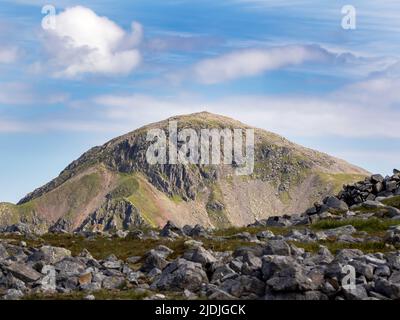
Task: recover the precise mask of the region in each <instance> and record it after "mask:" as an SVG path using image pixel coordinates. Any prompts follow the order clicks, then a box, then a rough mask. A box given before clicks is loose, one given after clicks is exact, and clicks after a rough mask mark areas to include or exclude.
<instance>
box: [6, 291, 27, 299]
mask: <svg viewBox="0 0 400 320" xmlns="http://www.w3.org/2000/svg"><path fill="white" fill-rule="evenodd" d="M23 296H24V293H23V292H22V291H20V290H16V289H8V290H7V291H6V293H5V295H4V296H3V297H2V299H3V300H20V299H21V298H22V297H23Z"/></svg>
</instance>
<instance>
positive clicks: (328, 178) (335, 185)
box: [318, 172, 366, 194]
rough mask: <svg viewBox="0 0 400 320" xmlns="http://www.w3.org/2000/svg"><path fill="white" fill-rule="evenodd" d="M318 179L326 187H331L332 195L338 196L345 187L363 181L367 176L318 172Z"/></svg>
mask: <svg viewBox="0 0 400 320" xmlns="http://www.w3.org/2000/svg"><path fill="white" fill-rule="evenodd" d="M318 177H319V179H320V180H321V182H322V183H323V184H324V185H331V186H332V193H334V194H337V193H339V192H340V190H342V188H343V185H346V184H350V183H355V182H358V181H362V180H364V179H365V177H366V176H365V175H363V174H352V173H325V172H318Z"/></svg>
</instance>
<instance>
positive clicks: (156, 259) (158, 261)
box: [140, 249, 168, 272]
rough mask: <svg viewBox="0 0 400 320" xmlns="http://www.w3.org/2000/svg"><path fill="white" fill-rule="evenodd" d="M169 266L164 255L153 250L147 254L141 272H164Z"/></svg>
mask: <svg viewBox="0 0 400 320" xmlns="http://www.w3.org/2000/svg"><path fill="white" fill-rule="evenodd" d="M167 264H168V261H167V260H165V259H164V257H163V255H162V254H160V252H158V251H155V250H154V249H152V250H150V251H149V252H148V253H147V254H146V256H145V261H144V263H143V265H142V267H141V269H140V270H141V271H143V272H149V271H150V270H152V269H154V268H157V269H160V270H163V269H164V268H165V267H166V266H167Z"/></svg>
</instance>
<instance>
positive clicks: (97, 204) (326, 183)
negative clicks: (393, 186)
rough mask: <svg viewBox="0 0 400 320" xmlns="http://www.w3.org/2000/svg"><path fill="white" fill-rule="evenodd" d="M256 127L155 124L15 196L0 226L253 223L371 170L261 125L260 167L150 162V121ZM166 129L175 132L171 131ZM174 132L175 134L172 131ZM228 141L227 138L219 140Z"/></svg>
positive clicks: (186, 119)
mask: <svg viewBox="0 0 400 320" xmlns="http://www.w3.org/2000/svg"><path fill="white" fill-rule="evenodd" d="M170 121H176V122H177V124H178V130H181V129H183V128H192V129H194V130H195V132H196V133H197V134H199V135H200V133H201V130H202V129H207V128H208V129H211V128H214V129H224V128H228V129H232V130H233V129H243V130H244V129H251V127H250V126H247V125H245V124H243V123H240V122H238V121H236V120H233V119H231V118H227V117H224V116H220V115H215V114H211V113H208V112H201V113H195V114H189V115H183V116H176V117H172V118H169V119H167V120H164V121H161V122H157V123H153V124H150V125H147V126H144V127H142V128H139V129H137V130H135V131H132V132H130V133H128V134H125V135H123V136H120V137H117V138H115V139H113V140H111V141H109V142H107V143H105V144H104V145H102V146H97V147H94V148H92V149H90V150H89V151H87V152H86V153H84V154H83V155H82V156H81V157H80V158H79V159H77V160H75V161H73V162H72V163H71V164H70V165H68V166H67V167H66V168H65V169H64V170H63V171H62V172H61V173H60V175H59V176H58V177H56V178H55V179H54V180H52V181H50V182H49V183H47V184H46V185H44V186H42V187H40V188H38V189H36V190H34V191H33V192H31V193H30V194H28V195H27V196H26V197H24V198H23V199H22V200H21V201H19V203H18V204H16V205H14V204H10V203H2V204H0V225H11V224H16V223H20V222H22V223H26V224H27V225H31V226H34V227H35V228H36V229H37V230H47V229H48V228H50V230H66V231H73V230H110V229H121V228H123V229H129V228H132V227H136V226H141V225H150V226H162V225H164V224H165V222H166V221H168V220H171V221H173V222H175V223H176V224H177V225H179V226H182V225H184V224H190V225H194V224H202V225H204V226H209V227H226V226H230V225H235V226H238V225H247V224H249V223H252V222H254V221H255V220H257V219H262V218H266V217H268V216H271V215H282V214H292V213H299V212H303V211H305V210H306V209H307V208H309V207H310V206H311V205H312V204H313V203H314V202H315V201H317V200H319V199H321V198H323V197H324V196H326V195H329V194H333V193H336V192H337V191H338V190H339V189H340V188H341V187H342V185H343V184H345V183H351V182H355V181H358V180H360V179H363V178H364V177H365V176H367V175H369V173H368V172H367V171H365V170H363V169H361V168H359V167H356V166H354V165H351V164H349V163H347V162H345V161H343V160H340V159H337V158H334V157H331V156H329V155H327V154H324V153H321V152H318V151H314V150H311V149H308V148H304V147H302V146H299V145H297V144H295V143H292V142H290V141H288V140H287V139H285V138H283V137H281V136H279V135H277V134H274V133H271V132H267V131H265V130H261V129H257V128H254V141H255V150H254V171H253V172H252V174H250V175H236V174H235V169H236V168H237V166H238V165H237V163H233V164H231V165H226V164H219V165H195V164H187V165H183V164H166V165H160V164H155V165H151V164H149V163H148V161H147V160H146V151H147V150H148V147H149V146H150V145H151V144H152V141H147V140H146V138H147V132H148V131H149V130H151V129H162V130H165V131H167V130H168V127H169V123H170ZM167 132H168V131H167ZM167 135H168V134H167ZM221 149H222V146H221Z"/></svg>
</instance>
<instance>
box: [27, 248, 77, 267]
mask: <svg viewBox="0 0 400 320" xmlns="http://www.w3.org/2000/svg"><path fill="white" fill-rule="evenodd" d="M70 256H71V251H70V250H67V249H65V248H59V247H52V246H42V247H41V248H40V249H39V250H38V251H36V252H35V253H33V254H32V255H31V256H29V261H43V262H44V263H46V264H56V263H57V262H60V261H61V260H63V259H64V258H65V257H70Z"/></svg>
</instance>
